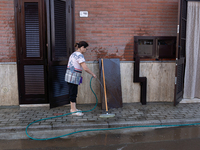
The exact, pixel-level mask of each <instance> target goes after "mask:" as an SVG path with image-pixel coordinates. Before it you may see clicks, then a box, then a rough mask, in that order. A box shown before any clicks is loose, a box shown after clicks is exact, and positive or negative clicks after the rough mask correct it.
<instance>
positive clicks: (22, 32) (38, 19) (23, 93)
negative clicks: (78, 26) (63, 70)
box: [15, 0, 48, 104]
mask: <svg viewBox="0 0 200 150" xmlns="http://www.w3.org/2000/svg"><path fill="white" fill-rule="evenodd" d="M15 14H16V21H17V24H16V32H17V36H16V39H17V64H18V83H19V103H20V104H38V103H39V104H41V103H47V102H48V100H47V88H46V87H47V86H46V85H47V82H46V80H45V79H46V77H47V73H46V67H45V65H46V53H45V37H44V35H45V32H44V31H45V29H44V24H45V22H44V16H43V15H44V1H43V0H18V1H15Z"/></svg>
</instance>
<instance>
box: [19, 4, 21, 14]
mask: <svg viewBox="0 0 200 150" xmlns="http://www.w3.org/2000/svg"><path fill="white" fill-rule="evenodd" d="M19 12H20V13H21V5H19Z"/></svg>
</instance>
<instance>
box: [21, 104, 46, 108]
mask: <svg viewBox="0 0 200 150" xmlns="http://www.w3.org/2000/svg"><path fill="white" fill-rule="evenodd" d="M19 106H20V107H49V106H50V104H22V105H19Z"/></svg>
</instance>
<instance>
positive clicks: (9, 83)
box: [0, 63, 19, 106]
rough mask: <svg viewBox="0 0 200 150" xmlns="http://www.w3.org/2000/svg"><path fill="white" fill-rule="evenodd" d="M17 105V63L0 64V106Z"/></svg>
mask: <svg viewBox="0 0 200 150" xmlns="http://www.w3.org/2000/svg"><path fill="white" fill-rule="evenodd" d="M11 105H19V98H18V83H17V65H16V63H1V64H0V106H11Z"/></svg>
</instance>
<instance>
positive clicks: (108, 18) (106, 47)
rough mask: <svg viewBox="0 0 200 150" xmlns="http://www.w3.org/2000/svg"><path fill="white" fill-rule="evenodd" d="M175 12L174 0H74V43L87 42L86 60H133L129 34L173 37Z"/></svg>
mask: <svg viewBox="0 0 200 150" xmlns="http://www.w3.org/2000/svg"><path fill="white" fill-rule="evenodd" d="M79 11H88V13H89V17H88V18H80V17H79ZM177 15H178V0H92V1H89V0H75V24H76V26H75V33H76V35H75V36H76V42H78V41H80V40H85V41H88V43H89V44H90V46H89V47H88V51H87V53H86V54H85V58H86V60H90V61H93V60H98V58H120V59H121V60H127V61H128V60H133V46H134V45H133V40H134V39H133V37H134V36H176V25H177Z"/></svg>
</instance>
